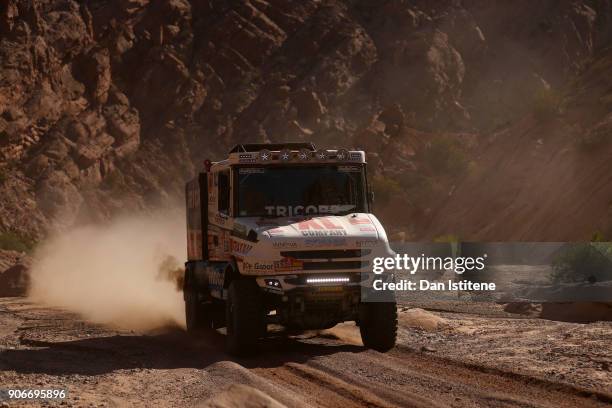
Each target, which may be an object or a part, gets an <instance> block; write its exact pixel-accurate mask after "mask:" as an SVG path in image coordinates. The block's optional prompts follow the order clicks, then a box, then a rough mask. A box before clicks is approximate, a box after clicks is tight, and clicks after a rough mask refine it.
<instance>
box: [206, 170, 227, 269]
mask: <svg viewBox="0 0 612 408" xmlns="http://www.w3.org/2000/svg"><path fill="white" fill-rule="evenodd" d="M210 177H213V185H214V187H213V195H212V196H211V200H210V201H209V215H210V219H211V223H210V227H209V231H208V243H209V248H210V256H211V259H213V260H228V259H230V228H231V222H230V221H231V219H230V215H231V188H230V170H229V169H227V170H221V171H218V172H215V173H212V174H210Z"/></svg>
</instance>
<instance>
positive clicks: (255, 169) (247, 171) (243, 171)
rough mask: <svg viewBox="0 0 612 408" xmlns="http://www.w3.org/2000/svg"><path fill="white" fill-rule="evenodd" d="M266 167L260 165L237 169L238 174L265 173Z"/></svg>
mask: <svg viewBox="0 0 612 408" xmlns="http://www.w3.org/2000/svg"><path fill="white" fill-rule="evenodd" d="M265 171H266V169H264V168H261V167H244V168H241V169H238V173H239V174H261V173H265Z"/></svg>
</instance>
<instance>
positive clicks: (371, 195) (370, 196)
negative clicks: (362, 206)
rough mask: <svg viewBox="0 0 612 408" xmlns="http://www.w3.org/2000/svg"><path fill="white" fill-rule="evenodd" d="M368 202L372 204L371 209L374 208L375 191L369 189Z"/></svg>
mask: <svg viewBox="0 0 612 408" xmlns="http://www.w3.org/2000/svg"><path fill="white" fill-rule="evenodd" d="M368 204H369V205H370V211H373V209H374V192H373V191H368Z"/></svg>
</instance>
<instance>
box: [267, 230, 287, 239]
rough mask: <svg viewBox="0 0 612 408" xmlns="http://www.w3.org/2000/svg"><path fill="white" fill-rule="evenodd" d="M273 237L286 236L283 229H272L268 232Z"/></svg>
mask: <svg viewBox="0 0 612 408" xmlns="http://www.w3.org/2000/svg"><path fill="white" fill-rule="evenodd" d="M266 232H267V233H268V234H270V236H271V237H279V236H283V235H284V234H285V231H283V229H282V228H272V229H269V230H267V231H266Z"/></svg>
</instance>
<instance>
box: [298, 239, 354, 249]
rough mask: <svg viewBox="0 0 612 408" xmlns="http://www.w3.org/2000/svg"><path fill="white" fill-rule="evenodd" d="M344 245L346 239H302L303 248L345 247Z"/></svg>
mask: <svg viewBox="0 0 612 408" xmlns="http://www.w3.org/2000/svg"><path fill="white" fill-rule="evenodd" d="M345 245H347V242H346V238H339V237H316V238H305V239H304V246H307V247H318V246H345Z"/></svg>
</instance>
